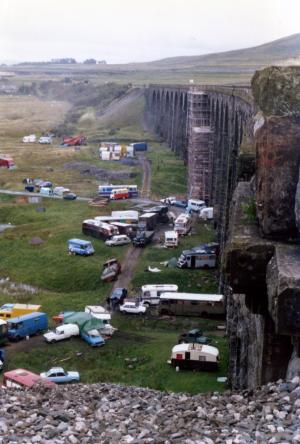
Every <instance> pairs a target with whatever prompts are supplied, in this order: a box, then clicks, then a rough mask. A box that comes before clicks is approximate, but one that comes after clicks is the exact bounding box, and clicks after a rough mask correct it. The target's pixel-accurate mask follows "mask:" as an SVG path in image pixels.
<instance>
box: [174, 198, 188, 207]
mask: <svg viewBox="0 0 300 444" xmlns="http://www.w3.org/2000/svg"><path fill="white" fill-rule="evenodd" d="M171 205H173V206H174V207H179V208H186V207H187V206H188V203H187V201H186V200H175V201H173V202H172V204H171Z"/></svg>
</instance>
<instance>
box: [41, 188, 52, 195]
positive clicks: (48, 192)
mask: <svg viewBox="0 0 300 444" xmlns="http://www.w3.org/2000/svg"><path fill="white" fill-rule="evenodd" d="M40 194H43V195H44V196H52V195H53V191H52V188H48V187H42V188H40Z"/></svg>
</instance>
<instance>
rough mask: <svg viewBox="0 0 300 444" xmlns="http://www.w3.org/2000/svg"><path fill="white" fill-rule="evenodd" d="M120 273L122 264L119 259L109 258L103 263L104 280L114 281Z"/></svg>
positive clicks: (102, 276) (102, 278)
mask: <svg viewBox="0 0 300 444" xmlns="http://www.w3.org/2000/svg"><path fill="white" fill-rule="evenodd" d="M119 273H121V264H120V262H119V261H118V259H115V258H114V259H109V260H108V261H106V262H105V263H104V264H103V269H102V273H101V276H100V278H101V280H102V281H104V282H112V281H115V280H116V279H117V276H118V274H119Z"/></svg>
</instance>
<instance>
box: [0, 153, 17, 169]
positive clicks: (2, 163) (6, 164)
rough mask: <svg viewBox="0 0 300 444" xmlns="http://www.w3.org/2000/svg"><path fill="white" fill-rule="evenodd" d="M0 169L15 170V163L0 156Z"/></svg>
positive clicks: (8, 158) (9, 158)
mask: <svg viewBox="0 0 300 444" xmlns="http://www.w3.org/2000/svg"><path fill="white" fill-rule="evenodd" d="M0 167H3V168H9V169H13V168H15V163H14V160H13V158H12V157H7V156H1V155H0Z"/></svg>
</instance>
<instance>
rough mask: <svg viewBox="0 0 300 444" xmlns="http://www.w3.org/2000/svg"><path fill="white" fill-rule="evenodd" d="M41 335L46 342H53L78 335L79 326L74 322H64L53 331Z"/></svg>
mask: <svg viewBox="0 0 300 444" xmlns="http://www.w3.org/2000/svg"><path fill="white" fill-rule="evenodd" d="M43 336H44V339H45V341H46V342H49V343H54V342H58V341H62V340H63V339H69V338H71V337H72V336H79V327H78V325H76V324H64V325H60V326H59V327H56V329H55V330H54V331H49V332H48V333H45V334H44V335H43Z"/></svg>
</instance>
